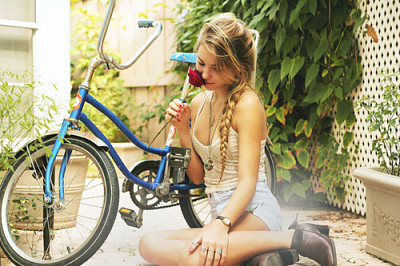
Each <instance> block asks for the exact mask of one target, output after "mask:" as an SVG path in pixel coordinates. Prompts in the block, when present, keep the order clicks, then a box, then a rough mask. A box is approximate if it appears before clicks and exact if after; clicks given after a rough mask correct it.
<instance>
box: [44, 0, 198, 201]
mask: <svg viewBox="0 0 400 266" xmlns="http://www.w3.org/2000/svg"><path fill="white" fill-rule="evenodd" d="M114 6H115V0H110V3H109V7H108V10H107V14H106V18H105V20H104V23H103V27H102V29H101V32H100V35H99V38H98V43H97V52H98V55H99V56H100V58H97V57H94V58H92V60H91V61H90V64H89V67H88V70H87V73H86V76H85V79H84V81H83V82H82V83H81V84H80V85H79V91H78V94H77V97H76V102H75V104H74V106H73V109H72V112H71V114H70V117H69V118H67V119H64V121H63V123H62V126H61V129H60V132H59V134H58V138H57V139H56V142H55V144H54V147H53V150H52V155H51V156H50V158H49V162H48V165H47V168H46V173H45V195H44V202H45V203H47V204H50V203H52V197H51V195H52V193H51V185H50V178H51V172H52V167H53V164H54V161H55V158H56V156H57V154H58V152H59V150H60V147H61V145H62V143H63V142H64V140H65V136H66V135H67V132H68V129H69V128H71V129H77V130H80V126H79V121H81V122H83V124H84V125H85V126H86V127H87V128H88V129H89V130H90V131H91V132H92V133H93V134H94V135H95V136H96V137H97V138H99V139H100V140H102V141H103V142H104V143H105V144H106V145H107V146H108V148H109V154H110V156H111V158H112V160H113V161H114V162H115V164H116V165H117V166H118V168H119V169H120V170H121V172H122V173H123V174H124V175H125V176H126V177H127V178H128V179H129V180H130V181H132V182H134V183H136V184H138V185H140V186H142V187H144V188H146V189H149V190H151V191H153V192H155V193H157V194H160V192H159V186H160V184H162V182H163V181H164V179H165V174H166V170H168V169H166V165H167V157H168V154H169V153H170V151H171V142H172V139H173V138H174V136H175V132H176V131H175V129H173V128H171V130H170V133H169V135H168V138H167V142H166V145H165V147H164V148H162V149H161V148H156V147H153V146H147V145H146V144H144V143H143V142H141V141H140V140H139V139H138V138H137V137H136V136H135V135H134V134H133V133H132V132H131V131H130V130H129V128H128V127H127V126H126V125H124V123H123V122H122V121H121V120H120V119H119V118H118V117H117V116H116V115H115V114H114V113H112V112H111V111H110V110H109V109H108V108H107V107H105V106H104V105H103V104H101V103H100V102H98V101H97V100H96V99H95V98H94V97H92V96H91V95H89V90H90V81H91V79H92V76H93V74H94V72H95V70H96V68H97V67H99V66H100V65H102V64H104V65H105V67H107V68H112V67H115V68H117V69H119V70H122V69H126V68H129V67H130V66H131V65H133V64H134V63H135V62H136V61H137V59H138V58H139V57H140V56H141V55H142V54H143V53H144V51H145V50H146V49H147V48H148V47H149V46H150V45H151V44H152V43H153V42H154V40H155V39H156V38H157V37H158V36H159V35H160V33H161V30H162V25H161V23H160V22H158V21H147V20H146V21H139V27H146V28H148V27H156V30H155V32H154V33H153V34H152V36H150V38H149V39H148V40H147V41H146V42H145V44H144V45H143V46H142V47H141V48H140V49H139V50H138V51H137V52H136V54H135V55H134V56H133V57H132V58H131V59H130V60H129V61H128V62H127V63H126V64H118V63H117V62H116V61H115V60H114V59H113V58H112V57H110V56H107V55H106V54H105V53H104V52H103V42H104V38H105V35H106V32H107V29H108V26H109V23H110V20H111V16H112V13H113V10H114ZM187 82H188V81H187V80H186V81H185V83H187ZM184 88H185V87H184ZM184 90H185V89H184ZM183 93H185V92H182V94H183ZM86 102H87V103H89V104H90V105H92V106H93V107H95V108H96V109H97V110H99V111H100V112H101V113H103V114H104V115H105V116H107V117H108V118H109V119H110V120H111V121H112V122H113V123H114V124H115V125H116V126H117V127H118V128H119V129H120V130H121V131H122V133H123V134H124V135H125V136H126V137H127V138H128V139H129V140H130V141H131V142H132V143H133V144H135V145H136V146H137V147H139V148H140V149H142V150H144V151H147V152H149V153H152V154H157V155H159V156H161V161H160V166H159V169H158V171H157V175H156V178H155V181H154V182H153V183H150V182H146V181H144V180H142V179H141V178H139V177H137V176H135V175H133V174H132V173H131V172H130V171H129V170H128V168H127V167H126V166H125V164H124V163H123V162H122V160H121V158H120V157H119V155H118V154H117V152H116V151H115V149H114V148H113V146H112V145H111V142H110V141H109V140H108V139H107V138H106V137H105V136H104V134H103V133H102V132H101V131H100V130H99V129H98V128H97V127H96V125H95V124H93V122H92V121H91V120H90V119H89V118H88V117H87V116H86V115H85V113H83V112H82V109H83V106H84V105H85V103H86ZM70 156H71V152H70V151H67V152H66V153H65V154H64V157H63V160H62V163H61V167H60V175H59V184H60V185H59V187H60V188H59V200H58V203H60V202H61V203H63V200H64V174H65V171H66V167H67V164H68V160H69V158H70ZM201 187H205V185H204V184H200V185H190V184H172V185H171V186H169V187H167V188H169V189H168V191H166V192H165V191H164V192H162V193H161V194H167V193H168V192H169V191H172V190H189V189H193V188H201ZM52 204H54V203H52Z"/></svg>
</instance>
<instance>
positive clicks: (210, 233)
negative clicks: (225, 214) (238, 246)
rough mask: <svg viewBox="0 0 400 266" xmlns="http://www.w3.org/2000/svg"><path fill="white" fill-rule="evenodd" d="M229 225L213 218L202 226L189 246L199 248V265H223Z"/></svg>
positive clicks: (192, 248)
mask: <svg viewBox="0 0 400 266" xmlns="http://www.w3.org/2000/svg"><path fill="white" fill-rule="evenodd" d="M228 231H229V227H227V226H226V225H224V224H223V223H222V222H221V221H219V220H215V221H212V222H211V223H209V224H207V225H206V226H204V227H203V229H202V230H201V231H200V233H199V234H198V235H197V236H196V237H195V240H194V241H193V242H192V244H191V245H190V248H189V252H190V253H193V252H194V251H195V250H196V249H200V250H199V252H200V260H199V265H223V264H224V262H225V260H226V256H227V252H228Z"/></svg>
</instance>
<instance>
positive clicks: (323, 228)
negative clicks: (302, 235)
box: [288, 215, 329, 236]
mask: <svg viewBox="0 0 400 266" xmlns="http://www.w3.org/2000/svg"><path fill="white" fill-rule="evenodd" d="M288 229H289V230H290V229H300V230H306V231H311V232H319V233H321V234H324V235H326V236H329V226H327V225H322V224H312V223H302V224H299V223H298V222H297V215H296V218H295V219H294V221H293V222H292V224H291V225H289V228H288Z"/></svg>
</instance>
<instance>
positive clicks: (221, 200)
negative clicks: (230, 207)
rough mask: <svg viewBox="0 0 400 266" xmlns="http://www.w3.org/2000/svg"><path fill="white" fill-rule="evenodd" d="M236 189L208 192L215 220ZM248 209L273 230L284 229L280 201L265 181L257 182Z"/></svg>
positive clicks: (212, 217)
mask: <svg viewBox="0 0 400 266" xmlns="http://www.w3.org/2000/svg"><path fill="white" fill-rule="evenodd" d="M234 192H235V189H231V190H228V191H223V192H214V193H211V194H208V201H209V203H210V206H211V219H212V220H214V219H215V218H216V217H217V216H218V215H219V214H220V213H221V212H222V211H223V210H224V209H225V207H226V205H227V204H228V202H229V200H230V199H231V197H232V195H233V193H234ZM246 211H248V212H249V213H252V214H253V215H255V216H257V217H258V218H260V219H261V220H262V221H264V223H265V224H266V225H268V227H269V229H271V231H280V230H282V215H281V209H280V207H279V204H278V201H277V200H276V198H275V196H274V195H272V193H271V190H270V189H269V187H268V185H267V184H266V183H265V182H257V187H256V192H255V194H254V197H253V199H252V200H251V202H250V204H249V206H247V208H246Z"/></svg>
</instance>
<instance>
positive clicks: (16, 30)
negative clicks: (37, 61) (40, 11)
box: [0, 0, 37, 82]
mask: <svg viewBox="0 0 400 266" xmlns="http://www.w3.org/2000/svg"><path fill="white" fill-rule="evenodd" d="M36 30H37V25H36V1H35V0H12V1H10V0H0V70H3V71H4V70H8V71H10V72H12V73H14V74H17V75H23V74H25V73H26V72H29V73H33V66H34V37H35V32H36ZM7 81H9V82H15V81H17V80H13V79H12V78H8V80H7Z"/></svg>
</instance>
